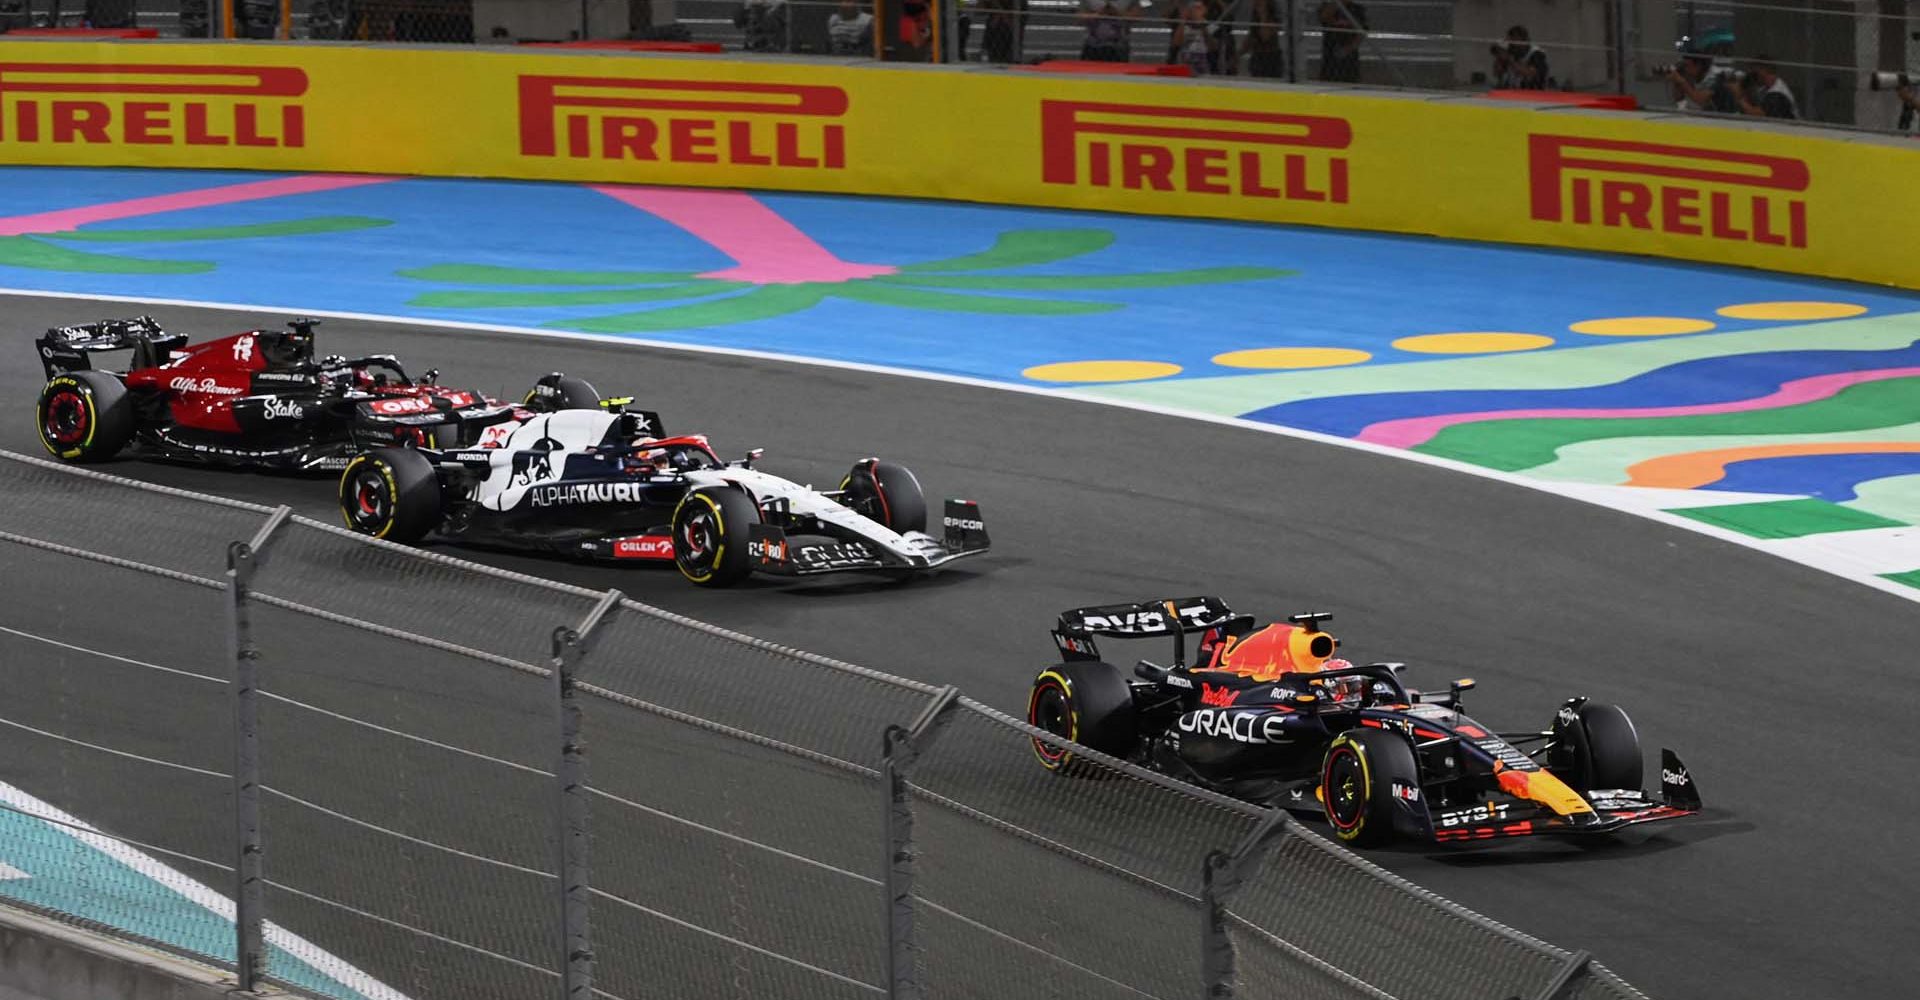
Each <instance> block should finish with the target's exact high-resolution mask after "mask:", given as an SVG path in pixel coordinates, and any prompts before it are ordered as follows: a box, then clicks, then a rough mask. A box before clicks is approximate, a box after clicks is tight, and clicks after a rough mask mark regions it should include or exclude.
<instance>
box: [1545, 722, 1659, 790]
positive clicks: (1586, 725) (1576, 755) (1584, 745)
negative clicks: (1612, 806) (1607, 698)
mask: <svg viewBox="0 0 1920 1000" xmlns="http://www.w3.org/2000/svg"><path fill="white" fill-rule="evenodd" d="M1553 737H1554V747H1553V749H1552V750H1551V751H1548V754H1547V770H1549V771H1552V772H1553V775H1554V777H1556V778H1559V779H1560V780H1561V781H1564V782H1566V783H1567V786H1568V787H1570V788H1572V789H1573V790H1574V791H1576V792H1579V793H1580V794H1582V795H1585V794H1586V793H1587V792H1589V791H1592V790H1593V789H1596V788H1631V789H1636V790H1637V789H1639V788H1640V781H1641V777H1642V775H1643V774H1644V772H1645V762H1644V761H1643V760H1642V759H1641V755H1640V734H1639V732H1637V731H1636V730H1635V729H1634V728H1633V720H1632V719H1630V718H1628V717H1627V713H1626V712H1625V711H1624V710H1623V709H1621V708H1620V707H1619V706H1617V705H1608V704H1606V703H1604V702H1597V701H1590V702H1587V703H1586V704H1584V705H1582V706H1580V709H1579V711H1578V712H1577V713H1575V716H1574V718H1573V719H1572V720H1567V719H1564V718H1562V717H1560V716H1555V717H1554V720H1553Z"/></svg>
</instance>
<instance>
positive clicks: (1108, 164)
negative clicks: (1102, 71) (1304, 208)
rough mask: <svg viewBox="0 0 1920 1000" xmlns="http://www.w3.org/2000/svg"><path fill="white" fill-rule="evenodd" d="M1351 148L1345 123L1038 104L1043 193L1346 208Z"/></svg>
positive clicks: (1307, 118)
mask: <svg viewBox="0 0 1920 1000" xmlns="http://www.w3.org/2000/svg"><path fill="white" fill-rule="evenodd" d="M1352 142H1353V126H1352V125H1351V124H1349V123H1348V122H1347V120H1346V119H1344V118H1330V117H1326V116H1323V115H1292V114H1277V113H1273V112H1266V111H1228V110H1220V109H1205V108H1182V107H1165V106H1161V105H1155V104H1108V103H1102V102H1094V101H1041V102H1040V155H1041V165H1040V177H1041V180H1043V181H1045V182H1046V183H1048V184H1083V185H1086V186H1089V187H1101V188H1110V187H1119V188H1123V189H1126V190H1131V191H1186V192H1188V193H1191V194H1212V195H1223V196H1228V197H1240V198H1274V199H1286V200H1289V201H1302V202H1326V203H1330V204H1335V205H1344V204H1346V203H1347V198H1348V193H1349V191H1348V182H1347V158H1346V157H1345V156H1344V155H1341V154H1340V151H1341V150H1345V149H1346V148H1347V147H1348V146H1349V145H1351V144H1352Z"/></svg>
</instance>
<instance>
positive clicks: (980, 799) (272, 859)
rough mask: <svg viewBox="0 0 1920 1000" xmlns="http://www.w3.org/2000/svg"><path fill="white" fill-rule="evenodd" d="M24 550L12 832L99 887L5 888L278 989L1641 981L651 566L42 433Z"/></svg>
mask: <svg viewBox="0 0 1920 1000" xmlns="http://www.w3.org/2000/svg"><path fill="white" fill-rule="evenodd" d="M242 538H244V539H247V540H246V541H229V540H230V539H242ZM0 566H3V567H4V569H5V572H4V573H0V608H4V609H5V610H4V611H0V622H4V625H0V689H4V690H6V691H7V692H8V693H9V697H8V699H7V700H6V702H5V704H4V707H0V782H4V783H3V784H0V793H4V797H5V801H4V802H0V820H4V822H0V858H6V859H9V860H12V861H16V862H21V863H29V864H32V865H33V866H34V867H35V868H36V869H37V870H38V872H39V874H40V876H42V879H41V880H42V881H43V882H45V883H46V884H49V885H52V884H56V883H57V884H60V885H64V886H66V887H67V890H68V891H67V892H66V893H65V894H64V895H58V894H49V893H41V894H39V895H32V894H27V893H24V892H14V891H9V890H8V888H7V886H8V883H5V882H0V898H10V899H11V900H12V901H13V902H15V903H20V904H24V905H28V906H30V907H31V908H34V909H37V910H40V911H42V912H45V913H49V914H51V915H54V916H58V917H62V918H65V919H68V920H72V921H76V922H80V923H85V924H88V925H90V926H93V927H95V928H96V929H102V930H106V931H108V932H110V933H114V934H118V935H121V936H124V937H129V938H134V939H138V940H141V941H143V942H145V943H148V944H151V945H156V946H159V947H163V948H167V949H169V950H172V951H175V952H178V953H181V954H184V955H188V956H191V957H194V958H197V959H200V960H202V961H210V962H213V963H217V964H219V965H222V966H224V967H226V968H230V969H233V970H234V971H235V973H236V976H237V978H238V979H239V982H240V985H241V986H242V987H243V988H245V987H250V986H252V985H253V984H255V983H257V982H261V981H267V982H272V983H277V984H279V985H281V986H285V987H288V988H292V989H296V990H300V991H303V992H307V993H311V994H315V995H323V996H334V997H343V998H362V997H364V998H369V1000H372V998H380V1000H388V998H404V997H405V996H407V995H418V996H458V997H461V998H463V1000H468V998H471V1000H488V998H501V1000H525V998H528V997H536V996H554V995H560V996H564V997H568V998H585V997H588V996H600V997H608V998H613V1000H619V998H624V997H639V996H649V995H667V996H703V997H717V998H718V997H738V998H754V1000H759V998H764V997H781V998H783V1000H784V998H811V997H820V998H853V997H868V996H880V995H884V996H887V997H890V998H919V997H931V998H945V997H976V996H977V997H986V996H1007V995H1024V994H1023V991H1026V990H1027V989H1028V986H1027V985H1024V984H1044V989H1041V988H1040V987H1039V986H1034V987H1033V988H1032V991H1033V992H1034V993H1039V992H1045V993H1046V994H1047V995H1050V996H1061V997H1089V998H1092V997H1101V998H1107V997H1115V996H1136V997H1150V998H1167V1000H1171V998H1175V997H1192V996H1203V995H1204V996H1208V997H1215V998H1220V997H1230V996H1232V997H1244V998H1263V997H1274V998H1280V997H1298V996H1314V997H1355V998H1372V1000H1382V998H1391V997H1400V998H1407V1000H1412V998H1416V997H1417V998H1421V1000H1456V998H1457V1000H1503V998H1507V997H1519V998H1528V1000H1534V998H1538V1000H1552V998H1556V997H1559V998H1567V997H1583V998H1591V997H1619V998H1632V997H1638V996H1639V994H1638V993H1637V992H1636V991H1634V990H1633V989H1632V988H1631V987H1629V986H1627V985H1626V984H1625V983H1624V982H1622V981H1621V980H1619V979H1618V978H1617V977H1615V976H1614V975H1612V974H1611V973H1610V972H1608V971H1607V970H1606V969H1604V968H1603V967H1601V966H1600V965H1599V964H1597V963H1594V962H1592V961H1590V960H1589V959H1588V956H1587V955H1586V954H1585V953H1584V952H1582V953H1569V952H1567V951H1565V950H1562V949H1560V948H1556V947H1553V946H1551V945H1548V944H1545V943H1543V942H1540V941H1538V940H1535V939H1533V938H1531V937H1528V936H1527V935H1524V934H1521V933H1519V932H1517V931H1514V930H1512V929H1510V928H1507V927H1504V926H1502V925H1500V924H1498V923H1495V922H1493V921H1491V920H1488V919H1486V918H1484V917H1481V916H1478V915H1476V914H1474V913H1471V912H1470V911H1468V910H1466V909H1464V908H1462V907H1459V906H1457V905H1455V904H1452V903H1450V902H1447V901H1446V900H1443V899H1441V898H1439V897H1437V896H1434V895H1433V894H1431V893H1428V892H1425V891H1424V890H1421V889H1419V888H1417V887H1415V886H1413V885H1411V884H1409V883H1407V882H1405V881H1403V880H1401V879H1399V878H1397V877H1395V876H1392V875H1390V874H1388V873H1386V872H1384V871H1382V870H1381V869H1379V868H1377V867H1375V866H1373V865H1371V864H1369V863H1367V862H1366V861H1364V860H1362V859H1360V858H1358V857H1356V856H1354V855H1352V854H1350V853H1348V852H1346V851H1344V850H1342V849H1340V848H1337V847H1335V846H1333V845H1331V844H1330V843H1328V842H1326V841H1324V840H1322V839H1321V838H1320V837H1318V836H1316V835H1314V834H1313V833H1311V832H1309V831H1307V830H1305V829H1303V828H1302V827H1301V826H1299V825H1298V824H1297V823H1295V822H1294V821H1292V820H1291V819H1289V818H1287V817H1286V816H1285V815H1284V814H1282V813H1280V812H1277V811H1273V810H1267V809H1261V808H1257V807H1254V806H1251V805H1249V804H1246V803H1243V802H1238V801H1234V800H1230V799H1225V798H1221V797H1219V796H1215V795H1211V794H1209V793H1206V792H1204V791H1201V790H1199V789H1196V788H1193V787H1190V786H1187V785H1184V784H1181V783H1178V782H1174V781H1171V780H1169V779H1167V778H1164V777H1162V776H1160V775H1157V774H1152V773H1149V772H1146V771H1142V770H1140V769H1138V768H1136V767H1133V766H1131V765H1129V764H1126V763H1124V762H1121V761H1118V760H1114V759H1111V758H1107V757H1104V756H1102V755H1099V754H1096V753H1093V752H1091V751H1087V750H1085V749H1081V748H1076V749H1075V753H1076V754H1077V755H1079V756H1080V757H1082V758H1084V759H1085V760H1086V762H1087V768H1088V769H1087V770H1086V771H1085V772H1083V773H1081V774H1080V775H1079V776H1075V777H1067V776H1061V775H1056V774H1054V773H1053V772H1049V771H1045V770H1043V769H1042V768H1041V767H1039V766H1038V764H1037V763H1036V762H1035V761H1034V759H1033V744H1034V741H1041V742H1047V743H1058V742H1059V741H1058V740H1057V739H1056V738H1055V737H1053V736H1051V735H1049V734H1047V733H1044V732H1041V731H1039V730H1036V729H1033V728H1031V727H1029V726H1027V725H1026V724H1024V723H1022V722H1020V721H1018V720H1015V719H1012V718H1009V717H1007V716H1006V715H1003V714H1001V713H999V712H997V711H995V710H993V709H992V708H990V707H987V706H985V705H982V704H980V703H978V702H975V701H972V700H970V699H968V698H965V697H963V696H961V695H960V694H959V693H958V692H956V691H954V690H953V689H952V688H940V687H934V686H931V685H927V684H922V683H918V682H915V681H910V680H906V679H903V678H899V677H893V676H890V675H887V674H884V673H880V672H877V671H874V670H869V669H865V668H862V667H859V666H855V665H852V664H848V663H844V662H840V661H837V660H832V659H829V658H826V657H821V656H816V655H813V654H810V653H805V652H801V651H798V650H793V649H788V648H785V647H782V646H779V645H776V644H773V643H768V642H765V641H762V640H758V639H754V638H752V637H749V636H745V635H740V634H737V633H733V632H729V631H726V630H724V629H719V628H715V627H713V626H710V625H706V624H703V623H700V622H697V621H693V620H690V619H687V618H683V617H680V616H678V615H674V614H671V613H669V612H665V611H662V610H660V609H657V608H652V607H649V606H647V605H644V604H639V603H637V602H634V601H631V600H627V599H625V598H623V597H622V596H621V595H620V594H619V593H618V592H612V591H610V592H606V593H599V592H594V591H589V590H581V589H578V588H573V587H567V586H562V585H559V584H555V583H551V582H547V581H542V580H537V579H534V578H531V577H526V576H520V575H516V574H512V573H507V572H503V571H500V570H494V569H489V568H486V567H482V566H477V565H474V564H471V563H465V562H461V561H458V560H454V559H449V558H446V557H444V556H440V555H437V554H434V553H430V552H422V551H418V550H414V549H408V548H404V547H400V546H395V545H391V544H387V543H384V542H379V541H375V540H373V539H369V538H366V537H363V536H359V535H355V534H352V533H349V532H347V531H344V530H342V529H340V528H337V527H333V526H331V525H326V524H322V523H318V522H315V521H312V520H308V519H306V518H302V517H298V516H291V515H290V513H289V511H288V510H287V509H286V508H279V509H277V510H275V509H268V508H265V507H259V506H253V505H248V504H242V503H237V502H234V501H227V500H221V499H217V498H213V497H207V496H202V495H198V494H191V493H185V492H181V491H178V490H171V489H166V488H162V487H157V486H152V485H148V484H143V483H136V482H132V481H128V480H124V479H118V478H114V477H110V476H105V475H101V474H99V473H94V472H88V471H83V470H77V469H74V468H70V467H67V466H61V465H57V464H54V463H50V462H45V461H41V460H38V459H32V458H27V457H25V456H20V455H14V454H11V453H4V452H0ZM149 885H160V886H164V887H165V891H162V892H149V891H145V890H144V889H143V886H149ZM214 887H218V888H217V889H216V888H214ZM209 914H214V915H224V917H225V920H212V919H209V917H208V915H209Z"/></svg>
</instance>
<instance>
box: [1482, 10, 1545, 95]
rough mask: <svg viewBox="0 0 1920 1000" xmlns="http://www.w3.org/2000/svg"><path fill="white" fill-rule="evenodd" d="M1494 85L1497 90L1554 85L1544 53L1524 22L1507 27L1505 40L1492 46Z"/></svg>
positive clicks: (1542, 87)
mask: <svg viewBox="0 0 1920 1000" xmlns="http://www.w3.org/2000/svg"><path fill="white" fill-rule="evenodd" d="M1493 85H1494V86H1495V87H1496V88H1498V89H1500V90H1546V89H1547V88H1548V87H1551V86H1553V78H1552V75H1551V74H1550V73H1548V72H1547V54H1546V52H1544V51H1542V50H1541V48H1540V47H1539V46H1537V45H1535V44H1533V39H1532V37H1531V36H1529V35H1528V34H1527V28H1526V25H1523V24H1516V25H1514V26H1513V27H1511V28H1508V29H1507V44H1505V45H1495V46H1494V47H1493Z"/></svg>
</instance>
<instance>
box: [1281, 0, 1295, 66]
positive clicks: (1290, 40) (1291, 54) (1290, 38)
mask: <svg viewBox="0 0 1920 1000" xmlns="http://www.w3.org/2000/svg"><path fill="white" fill-rule="evenodd" d="M1279 2H1281V3H1284V4H1286V12H1287V13H1286V23H1285V25H1284V27H1285V29H1286V32H1287V44H1286V48H1287V54H1286V60H1287V82H1288V83H1299V82H1300V0H1279Z"/></svg>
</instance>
